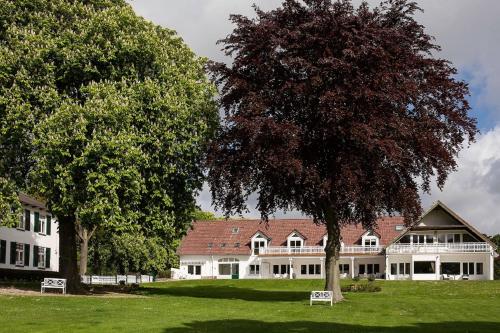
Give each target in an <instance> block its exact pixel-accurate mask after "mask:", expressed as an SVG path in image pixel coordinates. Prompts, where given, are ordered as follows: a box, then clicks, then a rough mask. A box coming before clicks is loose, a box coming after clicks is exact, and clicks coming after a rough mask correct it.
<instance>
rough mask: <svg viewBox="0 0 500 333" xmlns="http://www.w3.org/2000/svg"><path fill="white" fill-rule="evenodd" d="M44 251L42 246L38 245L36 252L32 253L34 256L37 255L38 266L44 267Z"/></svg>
mask: <svg viewBox="0 0 500 333" xmlns="http://www.w3.org/2000/svg"><path fill="white" fill-rule="evenodd" d="M45 251H46V250H45V248H44V247H39V248H38V253H33V255H34V256H36V255H37V256H38V265H37V266H38V268H45ZM33 252H34V250H33Z"/></svg>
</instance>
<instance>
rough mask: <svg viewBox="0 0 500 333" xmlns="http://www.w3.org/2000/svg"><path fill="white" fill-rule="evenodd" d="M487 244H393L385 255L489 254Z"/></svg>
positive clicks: (489, 249) (489, 247)
mask: <svg viewBox="0 0 500 333" xmlns="http://www.w3.org/2000/svg"><path fill="white" fill-rule="evenodd" d="M490 251H491V246H490V245H489V244H488V243H449V244H446V243H432V244H393V245H390V246H389V247H387V249H386V253H387V254H404V253H455V252H458V253H464V252H490Z"/></svg>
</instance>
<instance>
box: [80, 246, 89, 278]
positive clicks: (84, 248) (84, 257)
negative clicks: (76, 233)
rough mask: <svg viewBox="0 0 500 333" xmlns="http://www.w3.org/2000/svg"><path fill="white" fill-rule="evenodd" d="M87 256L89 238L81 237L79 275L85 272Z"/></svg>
mask: <svg viewBox="0 0 500 333" xmlns="http://www.w3.org/2000/svg"><path fill="white" fill-rule="evenodd" d="M88 256H89V239H88V238H86V237H85V238H83V239H82V240H81V241H80V270H79V271H80V275H85V274H86V273H87V261H88Z"/></svg>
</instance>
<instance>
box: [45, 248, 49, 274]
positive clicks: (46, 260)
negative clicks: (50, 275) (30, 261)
mask: <svg viewBox="0 0 500 333" xmlns="http://www.w3.org/2000/svg"><path fill="white" fill-rule="evenodd" d="M45 268H47V269H50V248H49V247H46V248H45Z"/></svg>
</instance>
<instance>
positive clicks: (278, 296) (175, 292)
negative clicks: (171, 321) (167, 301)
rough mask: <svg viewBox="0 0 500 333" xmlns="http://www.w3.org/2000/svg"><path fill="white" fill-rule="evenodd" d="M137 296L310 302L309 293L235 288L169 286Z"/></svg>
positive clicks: (145, 289) (141, 290) (138, 292)
mask: <svg viewBox="0 0 500 333" xmlns="http://www.w3.org/2000/svg"><path fill="white" fill-rule="evenodd" d="M136 294H140V295H144V296H154V295H159V296H167V295H169V296H183V297H197V298H212V299H238V300H244V301H254V302H296V301H304V302H305V301H309V292H307V291H279V290H259V289H250V288H238V287H233V286H210V285H203V286H179V287H177V286H169V287H168V288H151V287H141V288H140V289H139V290H138V291H137V292H136Z"/></svg>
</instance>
